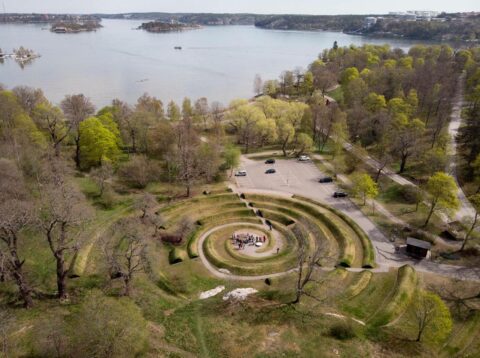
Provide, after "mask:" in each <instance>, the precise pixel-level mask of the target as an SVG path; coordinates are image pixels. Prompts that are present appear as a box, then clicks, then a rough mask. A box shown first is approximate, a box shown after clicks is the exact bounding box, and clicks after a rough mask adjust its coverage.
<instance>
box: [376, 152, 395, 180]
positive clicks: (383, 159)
mask: <svg viewBox="0 0 480 358" xmlns="http://www.w3.org/2000/svg"><path fill="white" fill-rule="evenodd" d="M392 161H393V158H392V157H391V156H390V154H388V153H387V152H383V153H382V155H381V156H380V159H379V160H378V166H377V174H376V175H375V183H378V180H379V179H380V176H381V175H382V171H383V170H384V169H385V168H386V167H387V166H388V165H389V164H390V163H392Z"/></svg>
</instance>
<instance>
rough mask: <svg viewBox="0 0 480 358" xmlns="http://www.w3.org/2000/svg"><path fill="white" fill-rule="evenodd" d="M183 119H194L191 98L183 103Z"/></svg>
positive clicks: (185, 99)
mask: <svg viewBox="0 0 480 358" xmlns="http://www.w3.org/2000/svg"><path fill="white" fill-rule="evenodd" d="M182 117H183V119H191V118H192V117H193V107H192V101H191V100H190V98H187V97H185V98H184V99H183V102H182Z"/></svg>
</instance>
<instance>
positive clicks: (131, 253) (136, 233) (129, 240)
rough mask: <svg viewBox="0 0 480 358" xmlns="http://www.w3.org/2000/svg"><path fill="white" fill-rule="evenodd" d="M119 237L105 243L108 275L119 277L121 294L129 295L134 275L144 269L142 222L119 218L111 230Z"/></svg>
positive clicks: (144, 246) (144, 248)
mask: <svg viewBox="0 0 480 358" xmlns="http://www.w3.org/2000/svg"><path fill="white" fill-rule="evenodd" d="M113 232H114V233H120V238H119V239H118V240H116V241H115V242H112V243H111V244H110V245H106V247H105V254H106V257H107V262H108V264H109V267H110V277H112V278H121V279H122V281H123V295H124V296H130V293H131V283H132V280H133V278H134V275H135V274H136V273H138V272H141V271H143V270H144V263H145V250H146V247H147V245H146V241H145V233H144V231H143V226H142V223H141V222H139V221H138V220H137V219H132V218H130V219H123V220H120V221H119V222H118V223H117V224H116V225H115V228H114V230H113Z"/></svg>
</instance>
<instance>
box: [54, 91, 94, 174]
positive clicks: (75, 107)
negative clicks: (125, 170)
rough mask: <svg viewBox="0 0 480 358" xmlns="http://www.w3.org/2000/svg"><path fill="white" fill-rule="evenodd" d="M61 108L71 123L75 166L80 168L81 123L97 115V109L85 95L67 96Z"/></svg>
mask: <svg viewBox="0 0 480 358" xmlns="http://www.w3.org/2000/svg"><path fill="white" fill-rule="evenodd" d="M60 107H61V108H62V110H63V113H65V116H66V117H67V119H68V120H69V121H70V127H71V128H72V131H73V132H74V140H75V146H76V148H75V164H76V165H77V168H80V123H82V122H83V121H84V120H85V119H87V118H88V117H90V116H92V115H93V114H94V113H95V107H94V106H93V104H92V103H91V102H90V99H88V98H87V97H85V96H84V95H83V94H76V95H69V96H66V97H65V99H64V100H63V101H62V103H61V104H60Z"/></svg>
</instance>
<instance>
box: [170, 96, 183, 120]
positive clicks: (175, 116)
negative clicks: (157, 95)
mask: <svg viewBox="0 0 480 358" xmlns="http://www.w3.org/2000/svg"><path fill="white" fill-rule="evenodd" d="M167 117H168V119H170V120H171V121H172V122H174V121H178V120H180V117H181V115H180V107H178V105H177V104H176V103H175V102H174V101H170V102H169V103H168V107H167Z"/></svg>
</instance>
